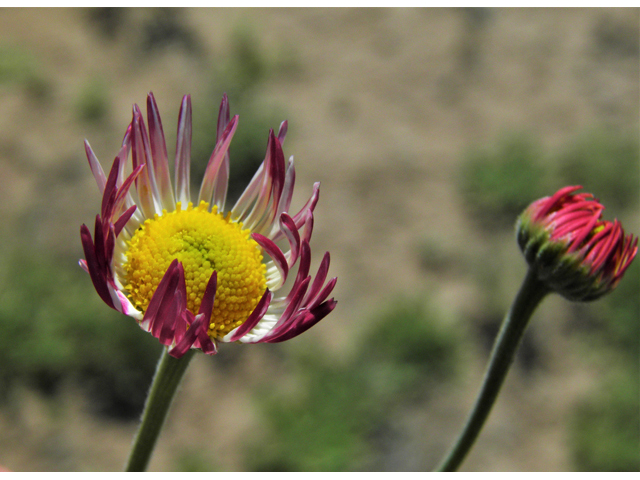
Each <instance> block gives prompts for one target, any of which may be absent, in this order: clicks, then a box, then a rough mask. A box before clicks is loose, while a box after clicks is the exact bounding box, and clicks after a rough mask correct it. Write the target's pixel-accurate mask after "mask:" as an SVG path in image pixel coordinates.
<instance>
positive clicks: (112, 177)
mask: <svg viewBox="0 0 640 480" xmlns="http://www.w3.org/2000/svg"><path fill="white" fill-rule="evenodd" d="M119 169H120V160H119V159H118V157H116V158H115V160H114V161H113V165H112V166H111V170H110V171H109V177H108V178H107V183H106V184H105V187H104V192H103V194H102V206H101V208H100V213H101V215H102V218H103V219H105V221H109V220H110V217H111V216H110V213H111V211H112V210H113V204H114V202H115V200H116V193H117V188H116V182H117V181H118V170H119Z"/></svg>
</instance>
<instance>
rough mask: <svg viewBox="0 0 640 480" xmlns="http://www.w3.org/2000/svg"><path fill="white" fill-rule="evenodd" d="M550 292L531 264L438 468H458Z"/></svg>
mask: <svg viewBox="0 0 640 480" xmlns="http://www.w3.org/2000/svg"><path fill="white" fill-rule="evenodd" d="M549 292H550V290H549V289H548V288H547V287H546V286H545V285H544V284H543V283H542V282H541V281H540V280H538V278H537V276H536V274H535V271H534V270H533V269H531V268H530V269H529V271H528V272H527V275H526V277H525V279H524V281H523V283H522V286H521V287H520V291H519V292H518V295H517V296H516V298H515V300H514V301H513V304H512V305H511V309H510V310H509V312H508V313H507V315H506V317H505V318H504V321H503V322H502V327H501V328H500V332H499V333H498V337H497V338H496V341H495V344H494V345H493V351H492V352H491V358H490V359H489V365H488V366H487V371H486V373H485V377H484V380H483V383H482V387H481V389H480V393H479V394H478V398H477V399H476V403H475V405H474V406H473V409H472V410H471V413H470V414H469V417H468V418H467V423H466V424H465V426H464V428H463V430H462V432H461V433H460V436H459V437H458V439H457V440H456V442H455V443H454V445H453V447H452V448H451V450H450V451H449V453H448V454H447V456H446V457H445V458H444V460H443V461H442V463H441V464H440V466H439V467H438V471H440V472H452V471H455V470H457V469H458V467H459V466H460V464H461V463H462V461H463V460H464V458H465V456H466V455H467V453H469V450H471V447H472V446H473V443H474V442H475V440H476V438H477V437H478V434H479V433H480V430H481V429H482V426H483V425H484V422H485V420H486V419H487V417H488V416H489V413H490V412H491V407H493V404H494V403H495V401H496V398H497V397H498V393H499V392H500V387H501V386H502V383H503V382H504V379H505V377H506V376H507V372H508V371H509V367H510V366H511V363H512V362H513V358H514V355H515V353H516V350H517V349H518V345H519V344H520V340H521V339H522V335H523V334H524V331H525V329H526V327H527V324H528V323H529V319H530V318H531V315H532V314H533V312H534V310H535V309H536V307H537V306H538V304H539V303H540V302H541V301H542V299H543V298H544V297H545V296H546V295H547V293H549Z"/></svg>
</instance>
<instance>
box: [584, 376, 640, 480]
mask: <svg viewBox="0 0 640 480" xmlns="http://www.w3.org/2000/svg"><path fill="white" fill-rule="evenodd" d="M625 370H626V372H625ZM639 398H640V388H639V382H638V369H637V367H636V366H635V365H634V366H632V367H631V368H626V369H623V372H622V375H618V376H617V377H615V378H610V379H608V381H607V382H606V383H605V384H604V385H602V386H601V387H600V388H598V389H597V391H595V392H594V393H593V396H591V397H589V398H588V399H586V400H585V401H584V402H583V403H582V404H581V405H580V406H579V407H578V409H577V410H576V412H575V414H574V416H573V424H572V426H573V429H572V439H573V442H572V443H573V450H574V458H575V462H576V464H577V469H578V470H581V471H613V472H617V471H628V472H634V471H635V472H637V471H638V470H640V412H639V411H638V399H639Z"/></svg>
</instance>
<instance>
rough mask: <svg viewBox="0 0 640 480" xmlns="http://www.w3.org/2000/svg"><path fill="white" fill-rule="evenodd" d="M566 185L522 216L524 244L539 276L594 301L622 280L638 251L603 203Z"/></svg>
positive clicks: (568, 294) (567, 294)
mask: <svg viewBox="0 0 640 480" xmlns="http://www.w3.org/2000/svg"><path fill="white" fill-rule="evenodd" d="M581 188H582V187H581V186H573V187H565V188H562V189H560V190H558V191H557V192H556V193H555V194H554V195H553V196H551V197H544V198H541V199H539V200H536V201H535V202H533V203H532V204H531V205H529V206H528V207H527V209H526V210H525V211H524V212H523V213H522V214H521V215H520V217H519V218H518V223H517V225H516V234H517V239H518V244H519V245H520V249H521V250H522V252H523V253H524V255H525V258H526V259H527V262H528V263H529V265H530V266H531V268H535V269H536V272H537V275H538V278H539V279H540V280H542V281H543V282H545V283H546V285H547V286H548V287H549V288H551V289H552V290H554V291H556V292H558V293H560V294H561V295H563V296H564V297H566V298H568V299H569V300H574V301H588V300H595V299H596V298H599V297H601V296H602V295H604V294H605V293H607V292H610V291H611V290H613V289H614V288H616V286H617V285H618V282H620V279H621V278H622V276H623V275H624V272H625V270H626V269H627V267H628V266H629V265H630V264H631V261H632V260H633V258H634V257H635V255H636V253H637V251H638V238H637V237H635V238H634V236H633V235H631V234H630V235H627V236H625V233H624V230H623V229H622V225H621V224H620V222H619V221H618V220H614V221H613V222H609V221H606V220H602V211H603V210H604V206H602V204H600V202H599V201H598V200H597V199H596V198H594V196H593V195H591V194H589V193H577V194H576V193H574V192H576V191H577V190H579V189H581Z"/></svg>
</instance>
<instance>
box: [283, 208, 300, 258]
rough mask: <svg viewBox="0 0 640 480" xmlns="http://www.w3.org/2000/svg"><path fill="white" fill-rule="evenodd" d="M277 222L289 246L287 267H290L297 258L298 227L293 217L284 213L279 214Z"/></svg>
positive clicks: (298, 248)
mask: <svg viewBox="0 0 640 480" xmlns="http://www.w3.org/2000/svg"><path fill="white" fill-rule="evenodd" d="M279 222H280V229H281V230H282V232H284V235H285V236H286V237H287V240H288V241H289V246H290V247H291V254H290V255H289V268H291V267H292V266H293V265H294V264H295V263H296V261H297V260H298V255H299V254H300V235H299V234H298V229H297V228H296V224H295V223H294V221H293V219H292V218H291V217H290V216H289V215H287V214H286V213H283V214H282V215H280V218H279Z"/></svg>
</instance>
